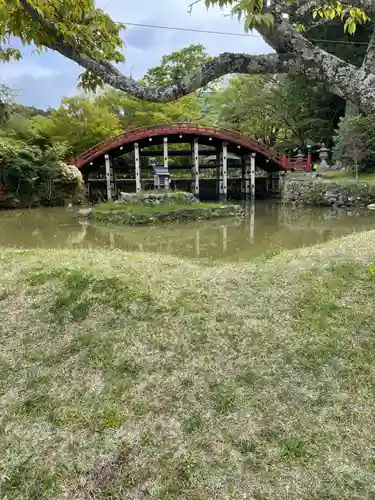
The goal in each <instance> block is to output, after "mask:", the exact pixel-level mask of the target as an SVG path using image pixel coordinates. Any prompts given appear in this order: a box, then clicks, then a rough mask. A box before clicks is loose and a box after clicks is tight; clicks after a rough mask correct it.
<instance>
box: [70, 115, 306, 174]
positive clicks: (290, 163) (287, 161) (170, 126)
mask: <svg viewBox="0 0 375 500" xmlns="http://www.w3.org/2000/svg"><path fill="white" fill-rule="evenodd" d="M185 128H186V129H188V130H189V132H192V131H196V132H197V133H199V132H201V133H202V132H205V133H206V134H208V135H209V134H210V133H212V134H213V135H215V136H216V137H217V136H222V138H223V139H224V140H230V139H233V141H234V142H238V143H240V144H243V145H244V146H245V147H246V146H248V145H249V142H250V143H252V144H253V146H254V148H255V149H256V151H257V152H259V153H261V154H263V155H264V156H266V157H267V158H269V159H272V160H274V161H275V162H277V163H279V164H280V165H281V166H282V167H284V168H285V169H287V170H291V169H295V170H310V169H311V157H309V156H308V157H307V160H304V159H300V158H287V156H286V154H280V153H279V152H277V151H276V150H274V149H272V148H271V147H269V146H266V145H265V144H262V143H261V142H259V141H258V140H256V139H253V138H249V139H246V138H245V137H244V136H243V135H242V134H240V133H238V132H236V131H234V130H230V129H226V128H222V127H216V126H215V125H200V124H199V123H196V122H168V123H160V124H157V125H152V126H143V127H129V128H127V129H126V130H125V131H124V132H123V133H122V134H120V135H118V136H116V137H112V138H110V139H107V140H105V141H102V142H100V143H98V144H96V145H95V146H93V147H92V148H90V149H88V150H87V151H85V152H84V153H83V154H82V155H79V156H78V157H77V158H74V159H73V162H74V163H77V162H79V163H84V162H85V160H88V159H89V158H90V157H91V156H92V155H93V154H94V153H97V152H98V151H100V150H103V149H105V148H106V147H107V146H108V147H116V145H117V144H118V145H121V143H122V140H123V139H124V137H127V138H128V139H129V142H131V140H132V136H134V137H135V138H138V139H139V138H142V137H147V136H149V135H152V133H153V132H159V134H160V133H161V132H162V131H165V132H166V133H170V132H171V131H173V130H174V129H176V132H181V130H183V129H185Z"/></svg>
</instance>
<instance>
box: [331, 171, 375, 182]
mask: <svg viewBox="0 0 375 500" xmlns="http://www.w3.org/2000/svg"><path fill="white" fill-rule="evenodd" d="M323 179H324V180H331V181H349V182H356V179H355V173H354V172H346V171H337V170H332V172H324V175H323ZM358 180H359V182H368V183H369V184H375V172H359V176H358Z"/></svg>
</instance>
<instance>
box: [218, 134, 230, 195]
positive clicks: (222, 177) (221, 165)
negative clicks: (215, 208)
mask: <svg viewBox="0 0 375 500" xmlns="http://www.w3.org/2000/svg"><path fill="white" fill-rule="evenodd" d="M216 161H217V165H218V166H217V170H216V186H217V195H218V197H219V199H220V200H226V199H227V195H228V146H227V143H226V142H225V141H224V142H223V145H222V147H221V149H217V150H216Z"/></svg>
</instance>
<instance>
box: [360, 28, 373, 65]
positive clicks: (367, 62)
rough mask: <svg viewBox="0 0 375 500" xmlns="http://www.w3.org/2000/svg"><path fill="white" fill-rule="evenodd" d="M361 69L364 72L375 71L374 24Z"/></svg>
mask: <svg viewBox="0 0 375 500" xmlns="http://www.w3.org/2000/svg"><path fill="white" fill-rule="evenodd" d="M362 69H363V70H364V72H365V73H366V74H369V73H375V25H374V26H373V28H372V35H371V38H370V41H369V44H368V47H367V51H366V55H365V57H364V59H363V63H362Z"/></svg>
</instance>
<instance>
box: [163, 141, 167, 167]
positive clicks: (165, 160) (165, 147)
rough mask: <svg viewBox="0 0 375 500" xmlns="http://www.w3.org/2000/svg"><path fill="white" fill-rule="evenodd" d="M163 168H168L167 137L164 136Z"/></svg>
mask: <svg viewBox="0 0 375 500" xmlns="http://www.w3.org/2000/svg"><path fill="white" fill-rule="evenodd" d="M163 146H164V168H168V137H164V140H163Z"/></svg>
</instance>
